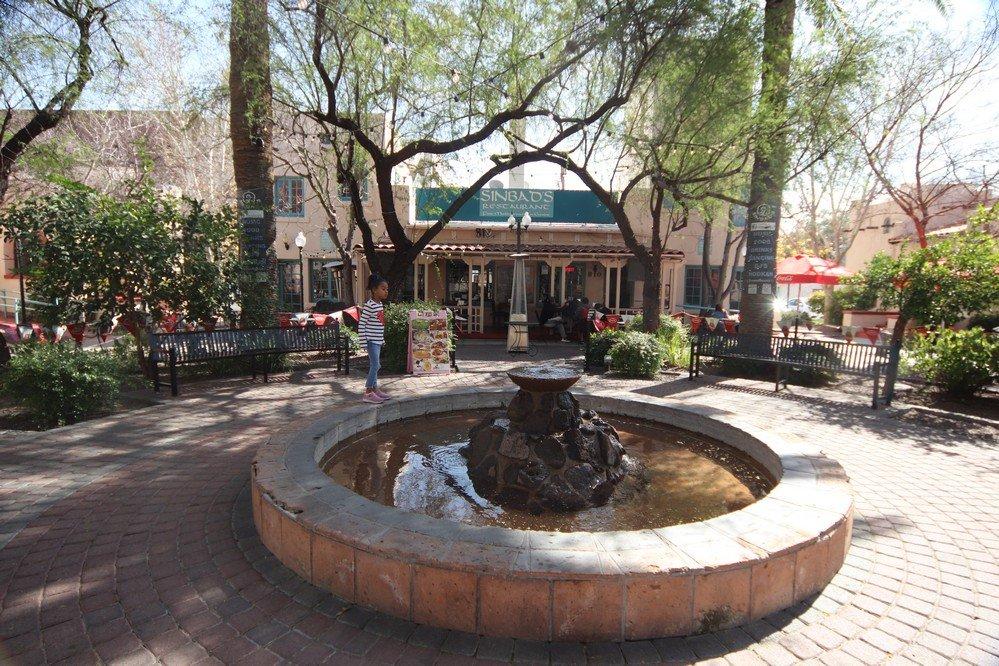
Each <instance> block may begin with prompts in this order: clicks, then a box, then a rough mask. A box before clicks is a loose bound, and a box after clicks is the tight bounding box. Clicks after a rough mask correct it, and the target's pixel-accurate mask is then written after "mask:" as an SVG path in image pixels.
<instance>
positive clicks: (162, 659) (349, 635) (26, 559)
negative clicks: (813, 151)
mask: <svg viewBox="0 0 999 666" xmlns="http://www.w3.org/2000/svg"><path fill="white" fill-rule="evenodd" d="M488 349H489V348H486V347H482V348H479V349H478V350H477V351H473V352H471V353H472V354H473V355H477V356H478V360H475V361H466V362H465V363H463V372H462V373H460V374H458V375H454V376H449V377H439V378H422V379H416V378H409V377H406V378H388V379H387V380H386V381H385V382H384V386H385V387H386V388H387V390H390V391H393V392H396V393H403V392H409V391H420V392H424V391H434V390H447V388H448V387H453V386H455V385H460V386H474V385H483V386H487V385H496V384H499V383H505V381H506V380H505V377H503V375H502V374H501V373H500V370H502V368H503V367H505V366H507V365H508V363H509V362H508V360H507V359H505V358H504V355H503V354H501V353H494V352H491V351H487V350H488ZM559 351H561V350H560V349H559V348H558V346H557V345H553V346H551V349H550V350H545V351H543V353H547V354H557V353H559ZM361 381H362V378H361V377H360V374H359V373H357V372H355V374H354V375H353V376H352V377H350V378H348V379H345V378H343V377H341V376H337V375H335V374H333V373H331V372H328V371H325V370H312V371H302V372H296V373H291V374H290V375H285V376H280V377H278V376H275V377H274V378H273V379H272V381H271V383H269V384H266V385H264V384H260V383H257V384H252V383H250V382H248V381H246V380H243V379H238V380H228V381H219V382H213V383H206V384H202V385H199V386H187V387H184V389H185V391H184V394H183V395H182V397H181V398H180V399H177V400H170V401H167V402H166V404H164V405H163V406H159V407H153V408H148V409H145V410H141V411H138V412H131V413H128V414H124V415H119V416H117V417H114V418H111V419H104V420H100V421H94V422H90V423H87V424H84V425H81V426H78V427H74V428H70V429H61V430H57V431H50V432H48V433H41V434H31V435H18V436H11V434H10V433H0V439H2V441H3V444H2V448H0V663H13V664H38V663H73V664H85V663H114V664H119V663H120V664H133V663H134V664H141V663H158V662H159V663H164V664H191V663H218V662H222V663H233V664H272V663H279V662H293V663H323V662H326V663H335V664H350V663H354V662H358V663H376V664H382V663H441V664H449V663H464V662H467V661H473V660H476V661H487V662H488V661H492V662H495V663H506V662H510V661H513V662H518V663H519V662H536V663H581V662H584V661H590V662H596V663H656V662H664V661H665V662H675V663H689V662H703V663H717V664H725V663H731V664H795V663H826V664H853V663H865V664H878V663H886V662H888V663H893V664H894V663H915V664H936V663H955V662H957V663H972V664H992V663H999V454H997V450H999V449H997V447H996V433H995V431H994V430H992V429H991V428H989V427H987V426H981V425H978V426H975V427H967V426H962V425H960V424H959V422H951V421H945V420H941V419H937V418H936V417H929V418H927V417H925V416H924V415H921V414H920V415H919V417H918V418H913V414H914V412H911V411H910V410H906V409H892V410H887V411H881V412H878V413H873V412H871V410H869V409H866V408H865V407H864V406H863V404H862V402H861V401H860V400H853V399H851V398H850V397H849V396H838V397H835V398H833V397H832V396H831V395H830V394H823V393H821V392H812V393H808V392H802V391H801V390H798V391H796V393H797V395H794V394H790V393H789V394H785V395H782V396H780V397H777V396H774V394H773V393H772V392H771V391H769V390H767V389H766V385H765V384H755V385H754V384H752V383H749V382H740V381H724V382H719V381H714V380H711V379H710V378H709V379H706V380H699V381H697V382H693V383H690V382H687V381H685V380H681V381H655V382H636V381H625V380H615V379H610V378H605V377H586V378H584V380H583V384H584V385H586V386H587V387H588V388H600V389H604V390H610V391H615V392H621V393H626V392H631V393H633V394H635V395H636V397H639V398H640V397H641V395H643V394H645V395H656V396H660V397H668V398H670V399H676V400H683V401H690V402H696V403H699V404H703V405H706V406H709V407H711V408H713V409H716V410H718V412H719V413H727V414H733V415H735V417H736V418H738V419H741V420H743V421H744V422H746V423H751V424H754V425H756V426H758V427H765V428H769V429H772V430H774V431H776V432H778V433H780V434H781V435H782V436H783V437H785V438H788V439H795V438H801V439H808V440H809V441H818V442H820V443H821V445H822V446H823V448H824V449H825V450H826V452H827V453H829V454H830V455H832V456H834V457H835V458H836V459H837V460H839V461H840V463H842V465H843V466H844V467H845V469H846V471H847V473H848V474H849V475H850V477H851V480H852V483H853V486H854V489H855V492H856V517H855V523H854V533H853V545H852V548H851V550H850V553H849V556H848V558H847V561H846V563H845V565H844V566H843V568H842V570H841V572H840V573H839V575H837V576H836V578H835V579H834V580H833V582H832V583H831V584H830V585H829V586H828V587H827V588H826V589H825V590H824V591H823V592H822V593H821V594H819V595H818V596H816V597H813V598H810V599H808V600H806V601H805V602H803V603H801V604H799V605H798V606H796V607H794V608H792V609H789V610H786V611H782V612H780V613H777V614H775V615H773V616H770V617H768V618H766V619H764V620H760V621H757V622H754V623H752V624H749V625H746V626H743V627H739V628H735V629H729V630H726V631H721V632H717V633H714V634H707V635H703V636H695V637H691V638H686V639H669V640H656V641H638V642H631V643H620V644H619V643H591V644H585V645H583V644H569V643H538V642H532V641H517V640H508V639H495V638H485V637H480V636H476V635H472V634H465V633H460V632H453V631H441V630H437V629H434V628H432V627H428V626H420V625H416V624H413V623H410V622H405V621H401V620H397V619H394V618H391V617H387V616H384V615H380V614H378V613H374V612H371V611H368V610H366V609H364V608H361V607H358V606H353V605H351V604H349V603H347V602H344V601H342V600H339V599H337V598H336V597H334V596H332V595H330V594H328V593H325V592H323V591H321V590H319V589H316V588H314V587H312V586H311V585H309V584H307V583H305V582H303V581H302V580H300V579H299V578H298V577H297V576H295V575H294V574H293V573H292V572H291V571H289V570H288V569H286V568H285V567H283V566H282V565H281V564H280V563H278V562H277V561H276V560H275V559H274V558H273V557H272V556H271V555H270V554H269V553H268V552H267V550H266V549H265V548H264V547H263V546H262V545H261V544H260V541H259V539H258V538H257V536H256V533H255V531H254V529H253V526H252V522H251V519H250V515H249V493H248V485H247V481H248V465H249V462H250V460H251V459H252V457H253V454H254V451H255V449H256V447H257V446H258V445H259V444H260V443H261V442H262V441H264V440H265V439H266V438H267V437H268V436H269V434H271V433H273V432H275V431H281V430H285V429H292V428H295V427H297V426H299V425H302V424H304V423H306V422H308V421H309V420H311V419H312V418H314V416H315V415H316V414H317V413H319V412H321V411H322V410H328V409H335V408H336V406H337V405H338V404H341V403H342V402H343V401H346V400H349V401H354V400H356V399H357V391H358V389H359V387H360V385H361ZM803 393H806V394H807V396H803V395H802V394H803ZM860 395H865V393H864V392H863V391H861V393H860Z"/></svg>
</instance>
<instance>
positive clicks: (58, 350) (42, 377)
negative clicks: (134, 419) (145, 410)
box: [0, 343, 124, 426]
mask: <svg viewBox="0 0 999 666" xmlns="http://www.w3.org/2000/svg"><path fill="white" fill-rule="evenodd" d="M123 374H124V372H123V368H122V365H121V362H120V361H119V360H118V357H117V356H116V355H115V354H113V353H109V352H104V351H83V350H76V349H74V348H73V347H72V345H62V344H56V345H53V344H35V343H27V344H23V345H19V346H18V349H17V350H16V353H15V354H14V357H13V358H12V359H11V361H10V364H9V365H8V367H7V369H6V371H5V372H4V373H3V375H2V376H0V389H2V391H3V393H4V394H5V395H6V396H7V397H8V398H9V399H10V400H11V401H13V402H14V403H16V404H18V405H20V406H22V407H23V408H25V409H26V410H27V411H28V414H29V415H30V416H31V418H32V419H34V420H36V421H37V422H39V423H42V424H45V425H50V426H59V425H66V424H69V423H76V422H77V421H82V420H84V419H87V418H90V417H92V416H96V415H99V414H104V413H107V412H109V411H110V410H111V409H112V408H113V407H114V406H115V403H116V402H117V401H118V394H119V393H120V391H121V382H122V377H123Z"/></svg>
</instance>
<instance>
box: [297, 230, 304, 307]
mask: <svg viewBox="0 0 999 666" xmlns="http://www.w3.org/2000/svg"><path fill="white" fill-rule="evenodd" d="M295 247H297V248H298V295H299V303H300V304H301V308H299V310H298V311H299V312H305V261H304V260H303V259H302V251H303V250H304V249H305V233H304V232H302V231H299V232H298V235H297V236H295Z"/></svg>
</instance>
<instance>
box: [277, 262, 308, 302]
mask: <svg viewBox="0 0 999 666" xmlns="http://www.w3.org/2000/svg"><path fill="white" fill-rule="evenodd" d="M277 277H278V309H280V310H283V311H284V312H298V311H299V308H301V307H302V280H301V277H302V276H301V274H300V273H299V263H298V259H279V260H278V262H277Z"/></svg>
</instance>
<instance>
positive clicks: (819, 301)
mask: <svg viewBox="0 0 999 666" xmlns="http://www.w3.org/2000/svg"><path fill="white" fill-rule="evenodd" d="M808 307H809V308H811V310H812V312H815V313H822V312H825V311H826V292H825V290H823V289H816V290H815V291H813V292H812V293H810V294H809V295H808Z"/></svg>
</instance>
